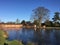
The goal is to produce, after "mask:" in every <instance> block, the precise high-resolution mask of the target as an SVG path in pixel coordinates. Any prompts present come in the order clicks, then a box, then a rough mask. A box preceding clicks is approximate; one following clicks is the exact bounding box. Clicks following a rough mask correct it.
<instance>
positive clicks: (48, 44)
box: [8, 28, 60, 45]
mask: <svg viewBox="0 0 60 45" xmlns="http://www.w3.org/2000/svg"><path fill="white" fill-rule="evenodd" d="M8 40H10V41H11V40H19V41H20V40H22V41H23V42H25V43H27V42H28V41H30V42H35V43H38V45H60V30H55V29H52V30H44V29H40V30H38V29H37V30H36V31H35V30H34V29H24V28H23V29H20V30H18V31H17V30H8Z"/></svg>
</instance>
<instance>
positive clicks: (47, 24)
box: [45, 20, 53, 27]
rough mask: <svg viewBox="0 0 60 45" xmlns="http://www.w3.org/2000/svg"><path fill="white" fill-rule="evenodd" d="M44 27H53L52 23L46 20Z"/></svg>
mask: <svg viewBox="0 0 60 45" xmlns="http://www.w3.org/2000/svg"><path fill="white" fill-rule="evenodd" d="M45 25H46V26H47V27H53V22H52V21H49V20H46V21H45Z"/></svg>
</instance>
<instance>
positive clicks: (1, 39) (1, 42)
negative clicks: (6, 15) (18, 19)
mask: <svg viewBox="0 0 60 45" xmlns="http://www.w3.org/2000/svg"><path fill="white" fill-rule="evenodd" d="M3 35H4V32H3V31H2V30H0V45H4V42H5V37H4V36H3Z"/></svg>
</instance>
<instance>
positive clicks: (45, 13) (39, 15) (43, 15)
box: [32, 7, 49, 27]
mask: <svg viewBox="0 0 60 45" xmlns="http://www.w3.org/2000/svg"><path fill="white" fill-rule="evenodd" d="M48 17H49V10H48V9H46V8H45V7H38V8H36V9H34V10H33V14H32V19H33V20H38V22H39V27H41V23H42V21H44V20H46V19H49V18H48Z"/></svg>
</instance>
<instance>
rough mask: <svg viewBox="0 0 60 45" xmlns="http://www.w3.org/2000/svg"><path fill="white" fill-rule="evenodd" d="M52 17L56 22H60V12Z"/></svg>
mask: <svg viewBox="0 0 60 45" xmlns="http://www.w3.org/2000/svg"><path fill="white" fill-rule="evenodd" d="M52 19H53V21H54V22H59V21H60V13H59V12H55V15H54V17H53V18H52Z"/></svg>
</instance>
